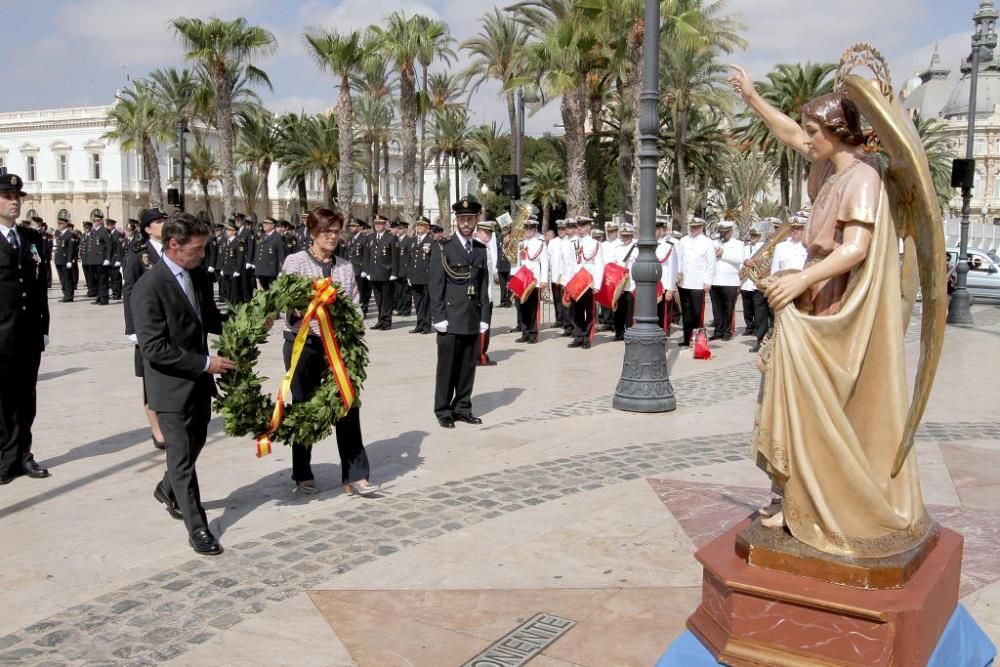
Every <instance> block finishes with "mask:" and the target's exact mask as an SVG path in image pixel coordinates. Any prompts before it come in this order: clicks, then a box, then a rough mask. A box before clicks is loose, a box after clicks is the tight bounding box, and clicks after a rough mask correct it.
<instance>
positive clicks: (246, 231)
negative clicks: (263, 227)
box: [234, 219, 257, 303]
mask: <svg viewBox="0 0 1000 667" xmlns="http://www.w3.org/2000/svg"><path fill="white" fill-rule="evenodd" d="M236 238H237V239H239V240H240V246H241V247H240V248H238V251H239V252H240V254H241V255H242V262H241V263H240V265H239V269H238V271H239V274H240V275H239V280H238V281H236V282H238V283H239V289H238V290H237V294H238V296H239V301H234V303H246V302H247V301H249V300H250V297H252V296H253V291H254V288H255V287H257V280H256V279H255V278H254V273H253V268H252V267H251V266H249V265H250V264H253V258H254V254H255V253H256V251H257V236H256V235H255V234H254V232H253V223H252V222H249V221H247V220H246V219H244V220H243V226H242V227H240V228H239V230H238V231H237V232H236Z"/></svg>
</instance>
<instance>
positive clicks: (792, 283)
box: [764, 271, 810, 310]
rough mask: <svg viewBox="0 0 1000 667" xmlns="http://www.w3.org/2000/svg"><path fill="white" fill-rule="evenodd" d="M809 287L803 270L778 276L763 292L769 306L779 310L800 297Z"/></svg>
mask: <svg viewBox="0 0 1000 667" xmlns="http://www.w3.org/2000/svg"><path fill="white" fill-rule="evenodd" d="M809 287H810V285H809V280H808V277H807V276H806V273H805V271H799V272H797V273H792V274H790V275H787V276H782V277H780V278H778V279H777V280H775V281H774V282H772V283H771V285H770V286H769V287H768V288H767V291H766V292H764V294H765V295H766V296H767V303H768V305H770V306H771V308H773V309H774V310H781V309H782V308H784V307H785V306H787V305H788V304H790V303H791V302H792V301H794V300H795V299H797V298H798V297H800V296H801V295H802V294H803V293H804V292H805V291H806V290H807V289H809Z"/></svg>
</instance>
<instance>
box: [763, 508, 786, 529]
mask: <svg viewBox="0 0 1000 667" xmlns="http://www.w3.org/2000/svg"><path fill="white" fill-rule="evenodd" d="M760 525H762V526H766V527H767V528H782V527H784V525H785V514H784V512H778V513H777V514H775V515H774V516H769V517H766V518H764V519H761V520H760Z"/></svg>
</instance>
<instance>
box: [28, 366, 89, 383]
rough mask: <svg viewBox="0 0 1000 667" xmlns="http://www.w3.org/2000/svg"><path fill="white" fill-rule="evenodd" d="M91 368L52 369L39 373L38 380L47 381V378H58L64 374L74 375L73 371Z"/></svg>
mask: <svg viewBox="0 0 1000 667" xmlns="http://www.w3.org/2000/svg"><path fill="white" fill-rule="evenodd" d="M85 370H89V369H87V368H83V367H78V368H64V369H63V370H61V371H52V372H51V373H39V374H38V381H39V382H45V381H46V380H55V379H56V378H59V377H62V376H64V375H72V374H73V373H79V372H80V371H85Z"/></svg>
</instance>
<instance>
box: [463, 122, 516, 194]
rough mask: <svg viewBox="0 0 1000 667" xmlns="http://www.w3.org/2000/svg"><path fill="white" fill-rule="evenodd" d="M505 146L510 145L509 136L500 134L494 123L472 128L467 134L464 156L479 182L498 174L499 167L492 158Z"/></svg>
mask: <svg viewBox="0 0 1000 667" xmlns="http://www.w3.org/2000/svg"><path fill="white" fill-rule="evenodd" d="M505 145H506V146H509V145H510V135H509V134H506V133H504V132H502V131H501V130H500V127H499V126H498V125H497V123H496V121H493V122H492V123H490V124H489V125H480V126H478V127H474V128H472V130H471V131H470V132H469V141H468V146H467V150H466V155H467V157H468V162H469V167H471V168H472V170H473V171H475V172H476V177H477V178H478V179H479V180H480V181H486V180H487V178H488V175H489V174H497V173H499V169H500V166H501V165H498V164H496V163H495V159H494V156H495V155H496V154H497V152H498V151H499V150H500V148H501V146H505Z"/></svg>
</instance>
